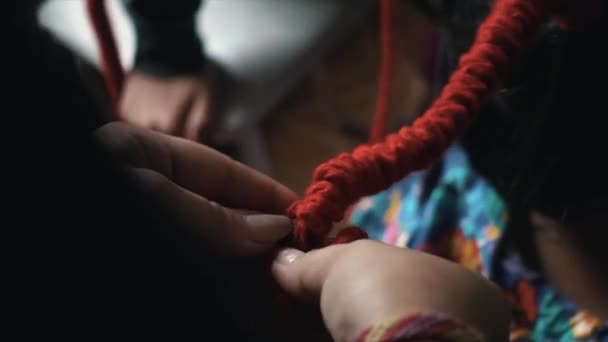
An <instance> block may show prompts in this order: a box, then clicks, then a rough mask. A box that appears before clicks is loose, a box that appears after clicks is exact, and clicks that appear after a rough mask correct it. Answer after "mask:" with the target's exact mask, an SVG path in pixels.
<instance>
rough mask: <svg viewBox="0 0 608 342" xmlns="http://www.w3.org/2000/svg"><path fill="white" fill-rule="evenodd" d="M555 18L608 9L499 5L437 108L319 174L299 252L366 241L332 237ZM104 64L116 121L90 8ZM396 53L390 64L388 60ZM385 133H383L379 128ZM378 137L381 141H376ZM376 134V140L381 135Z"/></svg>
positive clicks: (118, 73)
mask: <svg viewBox="0 0 608 342" xmlns="http://www.w3.org/2000/svg"><path fill="white" fill-rule="evenodd" d="M545 2H546V4H547V5H549V6H551V8H550V9H551V13H552V14H556V15H558V16H560V18H562V20H564V21H565V22H574V21H576V20H575V19H577V18H581V17H583V16H581V15H580V13H584V12H585V11H587V12H586V13H589V12H588V11H589V10H590V9H591V8H594V7H593V6H591V5H589V6H591V7H589V6H587V5H588V4H598V3H599V4H601V5H602V6H604V5H605V3H606V1H605V0H604V1H601V0H600V1H598V0H586V2H585V3H586V4H587V5H585V6H583V7H584V8H585V10H583V12H579V11H575V12H572V13H571V12H570V11H569V9H572V8H575V9H577V8H579V7H577V4H579V2H576V1H572V0H562V1H554V0H497V2H496V4H495V5H494V8H493V9H492V11H491V13H490V15H489V16H488V18H487V19H486V20H485V21H484V22H483V23H482V25H481V26H480V27H479V30H478V32H477V36H476V39H475V42H474V44H473V45H472V47H471V49H470V50H469V51H468V52H467V53H466V54H464V55H463V56H461V58H460V62H459V65H458V68H457V69H456V71H454V73H453V74H452V76H451V77H450V80H449V81H448V84H447V85H446V86H445V87H444V89H443V90H442V92H441V94H440V96H439V97H438V98H437V100H435V102H434V104H433V106H432V107H431V108H430V109H429V110H427V112H426V113H424V114H423V115H422V116H421V117H420V118H419V119H418V120H416V121H415V122H414V123H413V124H412V126H409V127H403V128H401V129H400V130H399V131H398V132H397V133H395V134H391V135H389V136H387V137H386V138H385V140H384V141H383V142H380V143H375V144H367V145H362V146H359V147H357V148H356V149H355V150H354V151H353V152H352V153H342V154H340V155H338V156H337V157H336V158H334V159H331V160H329V161H328V162H326V163H324V164H321V165H319V166H318V167H317V169H316V170H315V172H314V174H313V183H312V184H311V185H310V187H309V188H308V189H307V191H306V194H305V197H304V198H303V199H302V200H300V201H297V202H295V203H293V204H292V206H291V207H290V208H289V209H288V214H289V216H290V217H291V218H294V219H295V220H296V226H295V229H294V243H295V247H297V248H300V249H302V250H309V249H311V248H316V247H321V246H324V245H325V244H327V243H343V242H349V241H353V240H356V239H360V238H364V237H366V234H365V233H364V232H362V231H361V230H358V229H356V228H349V229H345V230H343V231H342V232H341V233H340V234H338V236H337V237H336V238H334V239H333V240H329V241H328V240H327V233H328V232H329V230H330V229H331V226H332V224H333V223H334V222H338V221H340V220H342V218H343V216H344V212H345V211H346V209H347V208H348V207H349V206H350V205H352V204H353V203H355V201H356V200H358V199H359V198H361V197H363V196H368V195H372V194H374V193H377V192H379V191H382V190H384V189H386V188H388V187H389V186H390V185H391V184H392V183H394V182H396V181H398V180H400V179H402V178H403V177H405V176H406V175H408V174H409V173H410V172H412V171H416V170H421V169H424V168H426V167H428V166H430V165H431V164H432V163H433V162H434V161H436V160H438V159H439V158H440V157H441V155H442V154H443V152H444V151H445V150H446V149H447V148H448V147H449V146H450V144H452V143H453V142H454V141H455V140H456V139H457V138H458V137H459V136H460V135H462V134H463V132H464V131H465V130H466V129H467V127H468V126H469V124H470V123H471V121H472V120H473V118H474V116H475V115H476V114H477V113H478V111H479V108H480V107H481V105H482V104H483V102H484V101H485V100H486V99H487V98H488V97H489V96H490V95H492V93H493V92H494V91H495V90H496V89H497V88H498V83H499V80H500V76H501V75H502V74H504V73H505V72H506V71H507V69H508V67H509V66H510V64H511V63H512V61H513V60H514V58H515V57H517V56H518V55H519V54H520V52H521V50H522V49H523V47H524V43H525V42H526V41H527V40H528V39H529V38H530V37H531V36H532V35H533V34H534V33H535V32H537V31H538V29H539V27H540V26H541V25H542V24H543V23H544V22H545V20H546V19H547V17H548V14H549V12H550V11H549V10H548V9H547V8H545ZM391 6H392V5H391V0H383V2H382V16H383V20H391V19H392V18H391V13H390V12H391V10H390V8H391ZM87 9H88V13H89V16H90V18H91V20H92V22H93V27H94V29H95V32H96V35H97V39H98V42H99V44H100V51H101V57H102V67H103V70H104V75H105V78H106V86H107V88H108V92H109V93H110V96H111V98H112V102H113V105H114V109H115V110H116V113H118V100H119V96H120V90H121V88H122V82H123V71H122V68H121V65H120V60H119V58H118V50H117V48H116V45H115V42H114V40H113V38H112V37H113V36H112V32H111V28H110V24H109V21H108V18H107V15H106V13H105V10H104V8H103V2H102V0H87ZM390 23H391V22H390V21H389V22H387V23H384V24H383V26H382V27H383V57H382V75H381V78H380V86H379V90H378V93H379V99H378V103H377V113H379V114H378V115H379V119H378V122H380V124H382V122H383V121H384V122H385V121H386V113H387V112H388V107H389V102H390V83H391V77H392V75H391V74H392V72H389V71H391V68H392V33H391V31H390V28H391V25H390ZM389 52H390V56H389V54H388V53H389ZM380 124H379V126H380V127H383V125H380ZM378 131H380V133H378ZM381 131H382V129H378V128H374V129H373V134H372V137H373V138H374V139H376V138H377V137H378V136H379V135H381V133H382V132H381Z"/></svg>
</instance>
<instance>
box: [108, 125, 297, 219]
mask: <svg viewBox="0 0 608 342" xmlns="http://www.w3.org/2000/svg"><path fill="white" fill-rule="evenodd" d="M97 137H98V138H99V139H100V140H101V142H102V143H103V144H104V145H105V146H106V147H107V148H108V149H109V150H110V152H111V154H112V155H116V156H122V157H123V158H126V159H123V161H124V162H126V163H128V164H131V165H133V166H135V167H140V168H149V169H152V170H155V171H157V172H159V173H161V174H163V175H165V176H166V177H167V178H169V179H171V180H173V181H174V182H175V183H177V184H178V185H180V186H181V187H183V188H185V189H188V190H190V191H192V192H194V193H197V194H199V195H201V196H203V197H206V198H208V199H210V200H212V201H216V202H219V203H222V204H223V205H225V206H229V207H233V208H239V209H249V210H256V211H261V212H267V213H274V214H283V213H284V212H285V209H286V208H287V206H289V205H290V204H291V203H292V202H293V201H294V200H295V199H296V195H295V193H294V192H293V191H291V190H289V189H288V188H286V187H285V186H283V185H281V184H280V183H278V182H276V181H274V180H273V179H271V178H270V177H268V176H266V175H263V174H262V173H260V172H257V171H255V170H253V169H251V168H249V167H247V166H245V165H243V164H241V163H239V162H237V161H234V160H232V159H230V158H228V157H227V156H225V155H223V154H221V153H219V152H217V151H215V150H213V149H211V148H208V147H206V146H204V145H201V144H197V143H194V142H191V141H188V140H185V139H180V138H175V137H170V136H167V135H164V134H160V133H157V132H152V131H150V130H146V129H142V128H138V127H133V126H129V125H125V124H119V123H114V124H109V125H106V126H104V127H103V128H102V129H100V130H98V132H97Z"/></svg>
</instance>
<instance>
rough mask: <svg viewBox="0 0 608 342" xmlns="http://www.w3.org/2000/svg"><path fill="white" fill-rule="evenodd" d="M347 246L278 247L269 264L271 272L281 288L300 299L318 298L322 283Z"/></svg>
mask: <svg viewBox="0 0 608 342" xmlns="http://www.w3.org/2000/svg"><path fill="white" fill-rule="evenodd" d="M345 248H347V245H334V246H329V247H325V248H323V249H318V250H314V251H311V252H308V253H304V252H302V251H300V250H297V249H293V248H286V249H283V250H281V251H280V252H279V253H278V254H277V256H276V257H275V259H274V261H273V264H272V274H273V276H274V278H275V280H276V281H277V283H278V284H279V286H281V288H283V290H285V291H286V292H287V293H289V294H291V295H292V296H295V297H297V298H300V299H316V298H319V296H320V295H321V292H322V290H323V285H324V284H325V281H326V280H327V277H328V276H329V274H330V273H331V271H332V268H333V266H334V265H335V264H336V261H337V260H338V259H339V258H340V256H341V255H342V254H343V252H344V250H345Z"/></svg>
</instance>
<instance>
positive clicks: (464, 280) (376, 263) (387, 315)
mask: <svg viewBox="0 0 608 342" xmlns="http://www.w3.org/2000/svg"><path fill="white" fill-rule="evenodd" d="M273 274H274V277H275V279H276V280H277V281H278V283H279V284H280V286H281V287H282V288H283V289H284V290H285V291H287V292H288V293H289V294H291V295H293V296H295V297H297V298H299V299H302V300H313V301H314V300H316V301H320V308H321V313H322V315H323V320H324V322H325V325H326V327H327V329H328V330H329V332H330V333H331V335H332V337H333V338H334V339H335V340H338V341H352V340H354V339H355V338H356V337H357V336H358V335H359V334H360V333H362V332H363V331H364V330H365V329H366V328H367V327H369V326H370V325H372V324H377V323H380V322H382V321H383V320H387V319H394V318H398V317H404V316H407V315H411V314H417V313H437V314H445V315H448V316H450V317H452V318H454V319H457V320H460V321H463V322H465V323H467V324H469V325H470V326H472V327H475V328H476V329H478V330H479V331H480V332H481V333H482V334H483V335H484V336H485V337H486V339H487V340H488V341H506V340H507V337H508V324H509V310H508V305H507V303H506V302H505V300H504V299H503V298H502V296H501V295H500V292H499V291H498V290H496V289H495V288H494V287H493V286H492V285H490V284H489V283H488V282H487V281H486V280H484V279H483V278H481V277H480V276H478V275H476V274H473V273H471V272H469V271H467V270H465V269H464V268H461V267H460V266H458V265H457V264H454V263H451V262H449V261H446V260H444V259H441V258H439V257H435V256H432V255H430V254H425V253H421V252H416V251H413V250H408V249H402V248H397V247H392V246H388V245H385V244H383V243H380V242H375V241H370V240H363V241H357V242H354V243H350V244H344V245H334V246H330V247H327V248H323V249H320V250H315V251H311V252H308V253H303V252H301V251H298V250H294V249H286V250H283V251H281V252H280V253H279V254H278V256H277V257H276V259H275V261H274V263H273Z"/></svg>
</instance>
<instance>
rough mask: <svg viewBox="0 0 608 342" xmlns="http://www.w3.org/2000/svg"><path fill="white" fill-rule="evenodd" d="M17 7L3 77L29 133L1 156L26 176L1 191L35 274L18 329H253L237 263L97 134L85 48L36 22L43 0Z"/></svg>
mask: <svg viewBox="0 0 608 342" xmlns="http://www.w3.org/2000/svg"><path fill="white" fill-rule="evenodd" d="M175 3H177V2H175ZM15 9H16V10H15V11H12V12H11V13H12V15H13V16H14V17H13V18H11V24H12V25H13V26H14V27H12V28H11V30H10V31H8V32H12V33H14V35H13V36H12V37H13V38H14V39H15V41H14V42H12V43H14V44H13V45H10V46H7V45H5V51H6V55H7V57H9V58H10V61H9V62H7V63H8V64H7V65H11V68H8V71H9V72H11V71H12V72H14V75H7V74H6V73H5V74H4V77H3V80H4V81H5V82H6V84H10V87H7V88H8V89H6V90H5V91H8V92H9V95H10V96H7V97H6V101H5V106H6V107H5V109H7V113H8V109H10V110H11V111H13V110H16V112H15V114H18V115H13V116H12V117H14V118H15V119H17V120H20V119H26V120H23V121H25V122H18V123H16V124H14V125H13V124H12V123H11V124H8V123H5V125H6V126H5V127H7V128H8V127H9V126H10V127H11V129H13V128H18V134H19V136H18V137H16V138H15V140H14V141H13V142H14V144H12V147H11V148H9V150H13V151H17V153H15V157H14V158H13V157H9V156H8V155H5V156H4V157H3V169H5V170H8V171H9V172H10V170H15V172H12V173H11V174H10V175H8V176H6V178H5V180H7V182H8V183H12V184H18V185H19V187H18V189H16V190H17V191H15V193H14V195H11V194H8V193H6V189H5V191H4V192H3V193H4V194H5V196H7V197H5V200H8V201H10V202H11V203H12V204H17V205H18V206H17V209H15V210H9V212H11V213H15V214H16V215H15V219H14V220H13V223H12V224H11V227H12V230H13V231H18V232H21V233H23V234H24V239H23V240H24V241H25V243H24V244H23V246H20V247H19V254H18V255H17V256H16V258H15V260H14V261H15V263H16V262H17V261H18V260H17V259H19V260H20V261H21V262H24V261H26V256H27V259H28V260H29V259H32V260H33V261H32V262H31V264H28V265H27V266H21V267H20V269H22V270H23V272H22V273H23V274H27V276H24V277H19V279H21V280H23V283H26V284H28V285H24V287H23V288H22V289H21V290H22V291H25V292H26V293H25V296H24V297H23V300H22V301H21V302H20V304H19V306H20V307H21V308H22V310H23V309H24V308H27V310H28V311H29V312H28V313H27V317H28V319H27V323H26V324H27V326H28V328H26V329H23V330H22V331H20V333H19V334H20V335H21V334H29V333H36V334H38V333H41V334H43V335H44V336H45V338H46V339H49V338H50V339H53V338H52V337H50V336H53V335H55V336H56V337H58V338H59V339H60V340H77V341H94V340H101V341H116V340H125V341H148V340H163V341H204V340H211V341H226V340H247V338H245V336H244V335H243V330H241V329H239V327H242V326H243V325H242V324H240V325H239V324H235V316H236V313H238V312H239V311H238V310H239V308H238V307H236V306H235V305H234V302H233V301H234V300H235V298H237V297H238V295H235V293H236V292H235V291H233V290H234V289H233V287H232V286H233V285H232V284H237V283H238V282H237V281H236V280H235V279H234V277H235V276H232V275H231V274H235V275H236V274H237V273H238V272H236V271H235V269H234V267H230V268H229V269H230V271H229V273H227V272H226V271H224V269H225V267H226V261H222V262H220V261H218V260H216V259H214V258H212V256H210V255H207V253H206V250H207V249H206V248H205V243H204V241H200V238H197V237H196V236H193V234H192V233H190V234H188V233H187V231H188V230H187V229H185V227H180V226H179V225H178V223H177V222H176V220H175V219H174V218H172V217H169V216H167V215H166V214H165V213H164V212H163V210H162V208H159V207H157V206H155V205H154V203H152V202H151V201H150V200H149V198H146V197H145V194H143V193H142V192H141V190H140V189H138V188H137V187H135V186H134V184H132V182H130V181H129V180H128V179H127V178H126V177H125V176H124V174H123V173H122V172H121V170H120V168H119V167H118V166H117V165H116V164H114V163H112V162H111V161H110V159H109V158H107V156H106V155H105V152H104V151H101V150H100V149H99V148H98V147H97V146H96V145H95V144H94V143H93V142H92V140H91V133H92V132H93V130H94V129H95V128H96V127H97V126H98V125H99V122H98V121H97V120H96V119H95V118H96V117H97V115H96V113H95V112H96V107H95V106H94V104H93V103H92V102H91V101H89V96H88V94H87V92H86V91H85V90H84V88H83V86H82V80H81V79H80V75H79V74H78V72H77V70H76V63H75V60H76V58H75V57H74V56H73V55H72V54H71V53H70V52H68V51H67V50H66V49H64V48H62V47H61V46H60V45H59V44H57V43H56V42H55V41H54V39H53V38H52V37H51V36H50V35H48V34H46V33H45V32H42V31H40V30H39V29H38V27H37V24H36V22H37V21H36V17H35V14H36V13H35V11H36V9H37V7H36V3H34V2H31V1H19V2H18V4H17V5H16V6H15ZM17 111H18V112H17ZM7 131H8V130H7ZM19 204H22V206H20V205H19ZM11 213H9V215H11ZM5 219H6V220H7V221H5V223H7V222H9V221H8V218H6V217H5ZM12 243H13V241H12V240H11V244H12ZM10 263H13V260H11V261H10ZM243 267H244V266H243ZM239 275H240V276H242V275H243V273H239ZM29 277H33V278H34V279H32V280H30V279H29ZM11 278H13V277H11ZM13 279H15V280H16V279H17V277H15V278H13ZM239 281H244V280H243V279H242V278H239ZM30 302H31V306H30ZM252 307H254V306H252ZM218 336H219V337H218Z"/></svg>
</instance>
